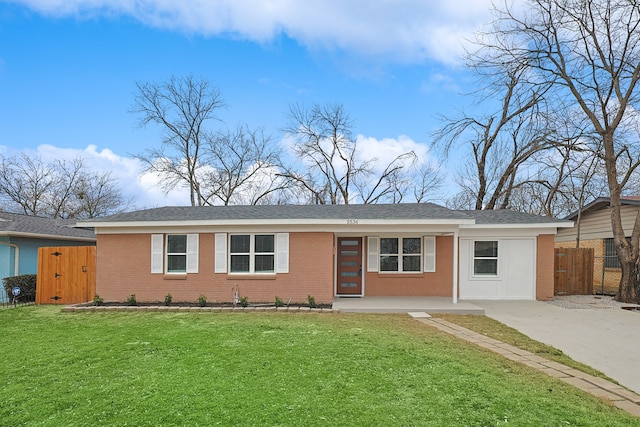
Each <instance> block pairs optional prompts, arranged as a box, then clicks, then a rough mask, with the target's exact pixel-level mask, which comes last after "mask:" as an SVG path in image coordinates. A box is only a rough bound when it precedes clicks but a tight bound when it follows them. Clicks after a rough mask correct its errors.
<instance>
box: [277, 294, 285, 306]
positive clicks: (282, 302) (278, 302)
mask: <svg viewBox="0 0 640 427" xmlns="http://www.w3.org/2000/svg"><path fill="white" fill-rule="evenodd" d="M276 307H284V301H282V298H280V297H279V296H277V295H276Z"/></svg>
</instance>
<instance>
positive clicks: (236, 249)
mask: <svg viewBox="0 0 640 427" xmlns="http://www.w3.org/2000/svg"><path fill="white" fill-rule="evenodd" d="M250 239H251V236H249V235H240V236H239V235H236V236H231V248H230V252H231V253H235V254H243V253H244V254H247V253H249V244H250Z"/></svg>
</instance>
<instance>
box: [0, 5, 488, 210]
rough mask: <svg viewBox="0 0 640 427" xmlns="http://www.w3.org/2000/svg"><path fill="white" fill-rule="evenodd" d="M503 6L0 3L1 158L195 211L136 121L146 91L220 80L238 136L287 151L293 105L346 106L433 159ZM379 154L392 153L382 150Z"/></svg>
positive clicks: (374, 130)
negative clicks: (149, 167)
mask: <svg viewBox="0 0 640 427" xmlns="http://www.w3.org/2000/svg"><path fill="white" fill-rule="evenodd" d="M489 7H490V1H489V0H460V1H457V2H452V1H450V0H448V1H447V0H429V1H424V0H396V1H390V0H379V1H376V0H335V1H334V0H305V1H301V0H297V1H294V0H273V1H266V0H265V1H248V0H217V1H216V0H211V1H204V0H183V1H180V2H178V1H170V0H145V1H142V0H111V1H107V0H23V1H20V0H15V1H2V0H0V152H2V153H3V154H5V155H10V154H13V153H15V152H18V151H25V150H26V151H28V152H33V153H34V155H41V156H43V157H45V158H47V157H51V158H70V157H75V156H78V155H79V156H82V157H84V158H86V159H87V161H88V162H89V164H91V165H92V166H93V167H94V168H97V169H101V170H112V171H113V174H114V176H115V178H116V179H118V180H120V181H121V182H122V183H123V191H124V192H125V194H126V195H127V196H129V197H134V198H135V199H136V204H137V206H138V207H146V206H156V205H163V204H184V203H186V200H187V199H186V194H185V192H173V193H171V194H169V195H167V196H165V195H163V194H162V192H161V191H160V190H158V189H155V188H153V183H154V177H151V176H141V175H140V170H139V164H138V163H137V161H135V159H133V158H132V157H131V156H132V154H134V153H141V152H142V151H143V150H144V149H146V148H149V147H153V146H158V145H159V140H160V139H159V133H158V129H156V128H153V127H148V128H144V129H140V128H138V127H137V126H136V117H135V116H134V115H133V114H131V113H129V110H130V108H131V105H132V102H133V97H134V93H135V82H161V81H163V80H166V79H167V78H168V77H169V76H171V75H176V76H183V75H188V74H192V75H195V76H202V77H205V78H207V79H208V80H209V81H210V82H211V83H212V84H213V85H214V86H216V87H218V88H219V89H220V91H221V94H222V97H223V99H224V100H225V102H226V104H227V108H225V109H224V110H223V111H221V112H220V116H221V118H222V119H223V120H224V122H225V123H226V125H227V126H229V127H232V128H233V127H236V125H239V124H247V125H248V126H249V127H251V128H257V127H262V128H264V129H265V130H266V131H267V133H269V134H271V135H272V136H273V137H274V138H275V139H276V140H278V139H279V138H281V137H282V135H281V133H280V129H281V128H282V127H283V126H284V125H285V124H286V114H287V112H288V109H289V106H290V105H292V104H293V103H300V104H303V105H307V106H311V105H312V104H316V103H317V104H329V103H331V104H333V103H340V104H343V105H344V107H345V110H346V111H347V112H348V114H349V115H350V116H351V117H352V119H354V122H355V128H354V131H355V132H354V133H355V134H357V135H360V137H361V138H366V139H368V140H369V141H375V142H378V144H375V143H371V144H368V145H367V149H369V150H370V151H371V153H370V154H369V155H370V156H372V157H373V156H378V157H380V156H384V152H380V151H379V149H378V148H379V147H381V146H387V147H400V148H409V149H416V148H417V149H420V150H424V151H423V152H424V153H425V154H424V156H425V158H427V157H428V155H427V154H426V150H427V148H428V147H427V144H428V143H429V141H430V140H431V133H432V132H433V131H434V129H436V128H437V127H438V126H439V125H440V123H439V121H438V120H437V115H438V114H439V113H444V114H448V115H453V114H455V112H456V111H459V110H462V109H465V110H468V109H469V108H472V98H470V97H469V96H466V95H465V94H466V93H468V92H471V91H472V90H473V89H474V87H473V78H472V76H470V75H469V74H468V73H467V71H466V70H465V69H464V67H463V66H462V62H461V60H460V58H461V54H462V52H463V45H464V40H465V39H468V38H472V37H473V33H474V31H475V30H477V29H478V28H479V26H480V25H483V24H486V23H487V22H488V21H489V19H490V15H489ZM376 147H378V148H376Z"/></svg>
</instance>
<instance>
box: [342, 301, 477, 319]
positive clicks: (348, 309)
mask: <svg viewBox="0 0 640 427" xmlns="http://www.w3.org/2000/svg"><path fill="white" fill-rule="evenodd" d="M333 309H334V310H338V311H340V312H342V313H407V312H425V313H430V314H434V313H449V314H476V315H480V316H482V315H484V308H482V307H480V306H478V305H475V304H472V303H470V302H466V301H458V303H457V304H454V303H453V302H452V301H451V297H335V298H334V299H333Z"/></svg>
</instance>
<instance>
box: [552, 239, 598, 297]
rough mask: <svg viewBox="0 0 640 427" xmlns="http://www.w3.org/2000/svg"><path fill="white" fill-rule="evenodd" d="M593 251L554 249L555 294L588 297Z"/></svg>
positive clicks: (591, 278) (590, 285)
mask: <svg viewBox="0 0 640 427" xmlns="http://www.w3.org/2000/svg"><path fill="white" fill-rule="evenodd" d="M593 255H594V253H593V249H592V248H556V249H555V265H554V271H555V275H554V276H555V294H556V295H590V294H591V293H592V289H593V259H594V258H593Z"/></svg>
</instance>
